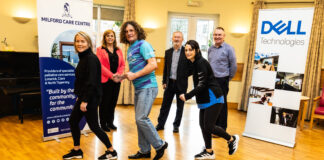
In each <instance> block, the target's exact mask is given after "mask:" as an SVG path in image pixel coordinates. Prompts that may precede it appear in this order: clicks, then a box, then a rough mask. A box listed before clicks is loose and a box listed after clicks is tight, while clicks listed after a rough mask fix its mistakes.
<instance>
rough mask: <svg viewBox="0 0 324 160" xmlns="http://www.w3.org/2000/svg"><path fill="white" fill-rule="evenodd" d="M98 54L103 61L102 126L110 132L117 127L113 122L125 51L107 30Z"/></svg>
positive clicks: (111, 31) (113, 33)
mask: <svg viewBox="0 0 324 160" xmlns="http://www.w3.org/2000/svg"><path fill="white" fill-rule="evenodd" d="M97 56H98V58H99V61H100V63H101V83H102V88H103V95H102V101H101V104H100V106H99V116H100V124H101V128H102V129H103V130H104V131H107V132H109V131H110V129H114V130H115V129H117V127H116V126H115V125H114V124H113V121H114V114H115V108H116V104H117V99H118V94H119V89H120V81H121V79H122V78H121V77H122V74H123V72H124V68H125V61H124V58H123V53H122V51H121V50H120V48H119V47H117V43H116V34H115V32H114V31H113V30H107V31H105V33H104V34H103V38H102V46H100V47H98V48H97Z"/></svg>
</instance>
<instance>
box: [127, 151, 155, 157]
mask: <svg viewBox="0 0 324 160" xmlns="http://www.w3.org/2000/svg"><path fill="white" fill-rule="evenodd" d="M140 158H151V152H148V153H141V152H140V151H138V152H137V153H136V154H133V155H129V156H128V159H140Z"/></svg>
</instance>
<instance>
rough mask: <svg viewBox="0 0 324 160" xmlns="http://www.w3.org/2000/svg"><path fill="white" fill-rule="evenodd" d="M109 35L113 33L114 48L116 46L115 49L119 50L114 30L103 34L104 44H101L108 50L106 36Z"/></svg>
mask: <svg viewBox="0 0 324 160" xmlns="http://www.w3.org/2000/svg"><path fill="white" fill-rule="evenodd" d="M109 33H112V34H113V35H114V38H115V40H114V42H113V46H114V48H117V42H116V34H115V32H114V31H113V30H106V31H105V33H104V34H103V36H102V42H101V43H102V47H104V48H107V46H108V44H107V42H106V36H107V35H108V34H109Z"/></svg>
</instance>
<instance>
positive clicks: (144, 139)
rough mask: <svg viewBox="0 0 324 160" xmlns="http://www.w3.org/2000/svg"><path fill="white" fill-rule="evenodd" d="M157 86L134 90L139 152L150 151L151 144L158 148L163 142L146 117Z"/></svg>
mask: <svg viewBox="0 0 324 160" xmlns="http://www.w3.org/2000/svg"><path fill="white" fill-rule="evenodd" d="M157 93H158V88H144V89H138V90H135V102H134V103H135V120H136V125H137V133H138V146H139V147H140V152H141V153H148V152H150V151H151V145H152V146H153V147H154V148H155V149H160V148H161V147H162V146H163V144H164V142H163V141H162V139H161V138H160V136H159V134H158V133H157V131H156V129H155V127H154V126H153V124H152V122H151V120H150V119H149V118H148V116H149V114H150V112H151V108H152V104H153V101H154V99H155V97H156V96H157Z"/></svg>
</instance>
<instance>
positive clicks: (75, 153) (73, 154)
mask: <svg viewBox="0 0 324 160" xmlns="http://www.w3.org/2000/svg"><path fill="white" fill-rule="evenodd" d="M82 158H83V152H82V150H81V149H79V150H77V151H76V150H74V149H71V151H70V153H68V154H66V155H64V156H63V159H82Z"/></svg>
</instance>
